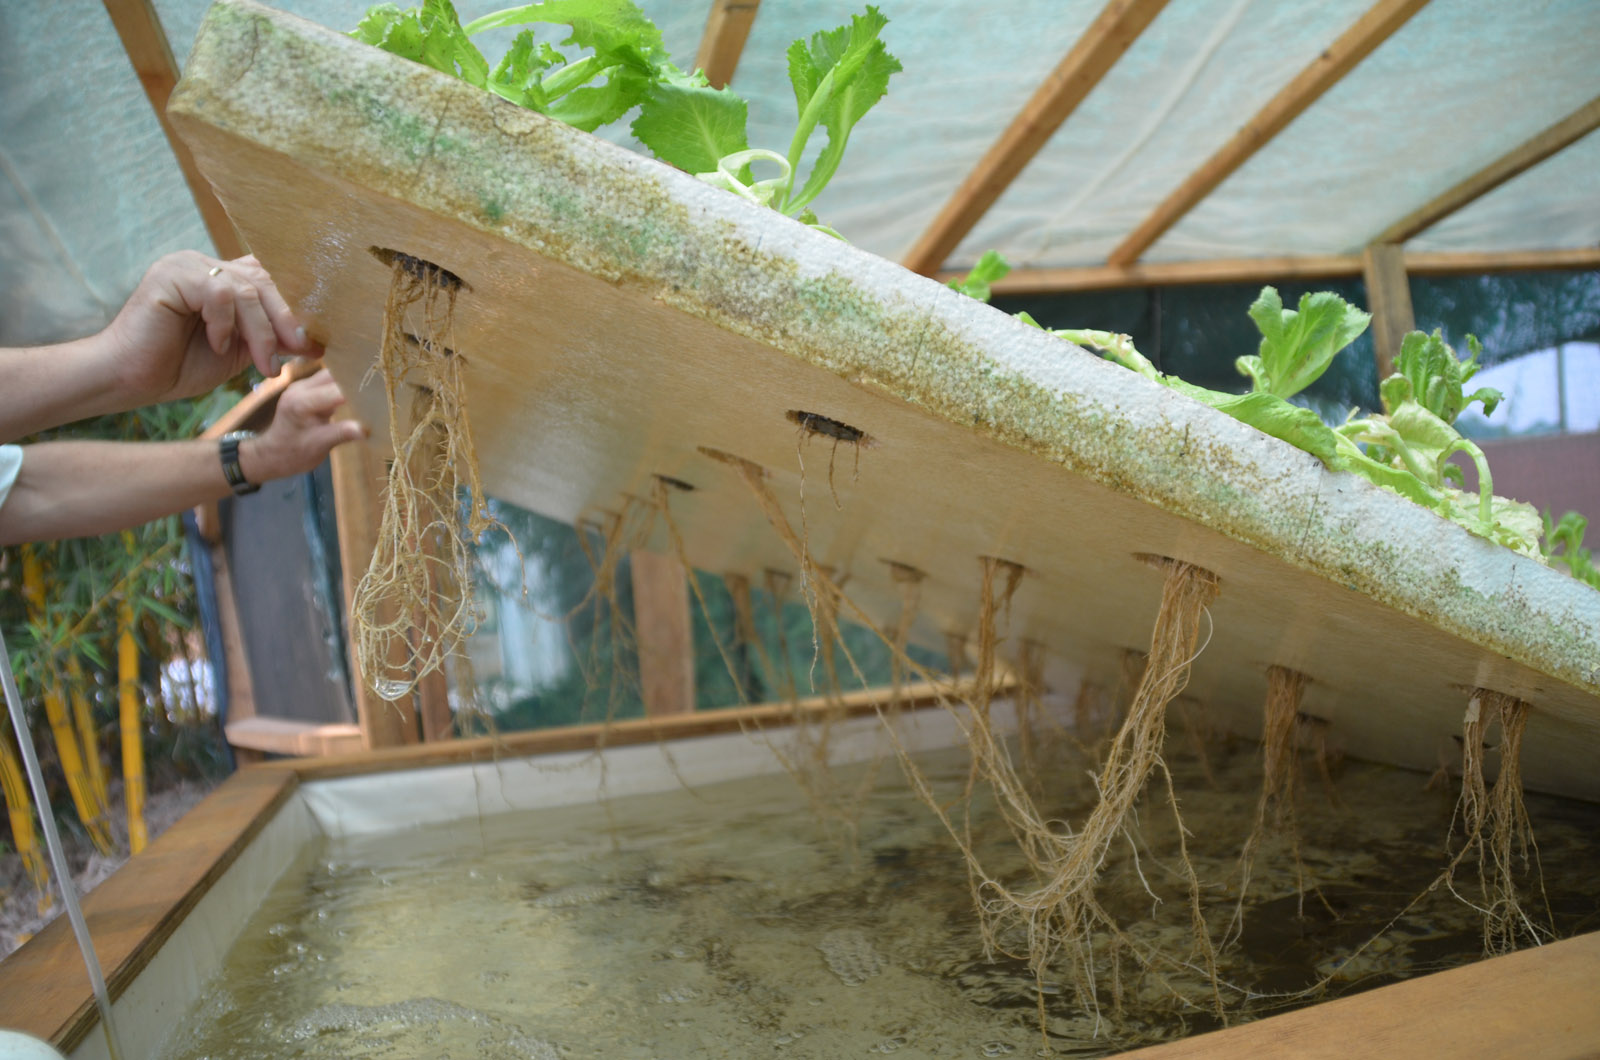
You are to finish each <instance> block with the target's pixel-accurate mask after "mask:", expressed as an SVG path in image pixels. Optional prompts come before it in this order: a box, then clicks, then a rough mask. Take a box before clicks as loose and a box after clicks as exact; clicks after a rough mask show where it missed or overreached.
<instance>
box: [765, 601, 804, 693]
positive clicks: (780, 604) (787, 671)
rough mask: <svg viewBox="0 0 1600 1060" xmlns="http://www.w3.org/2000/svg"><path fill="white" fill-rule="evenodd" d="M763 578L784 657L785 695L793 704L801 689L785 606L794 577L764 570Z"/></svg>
mask: <svg viewBox="0 0 1600 1060" xmlns="http://www.w3.org/2000/svg"><path fill="white" fill-rule="evenodd" d="M762 579H763V581H764V582H765V584H766V587H767V599H768V600H770V601H771V603H772V621H773V624H774V626H775V627H776V629H777V631H778V654H779V655H780V656H782V658H783V697H784V698H785V699H787V700H788V701H789V703H790V705H791V706H793V705H795V704H797V703H798V702H799V701H800V691H799V687H798V685H797V684H796V682H795V679H794V660H793V659H792V658H790V656H789V634H788V632H787V630H786V629H785V625H786V623H785V622H784V616H783V608H784V605H785V604H786V603H788V601H789V590H790V588H792V587H793V585H794V578H793V577H792V576H790V575H789V574H788V573H787V572H786V571H781V570H767V571H764V572H763V575H762Z"/></svg>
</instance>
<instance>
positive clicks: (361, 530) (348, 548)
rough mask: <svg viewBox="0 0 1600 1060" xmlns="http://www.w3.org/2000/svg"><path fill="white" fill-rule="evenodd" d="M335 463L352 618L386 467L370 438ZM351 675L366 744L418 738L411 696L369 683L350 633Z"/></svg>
mask: <svg viewBox="0 0 1600 1060" xmlns="http://www.w3.org/2000/svg"><path fill="white" fill-rule="evenodd" d="M329 460H330V462H331V464H332V468H333V504H334V512H335V514H336V515H337V517H338V524H339V566H340V568H341V569H342V571H343V574H344V613H345V616H346V618H347V619H348V617H349V615H350V613H351V612H350V602H351V601H352V600H353V599H355V592H356V585H357V584H358V583H359V582H360V581H361V576H362V575H363V574H365V573H366V572H367V565H368V564H370V563H371V562H372V553H373V550H374V549H375V548H376V547H377V543H378V525H379V523H380V522H381V521H382V517H383V506H382V500H381V496H382V495H381V492H380V491H381V490H382V485H383V467H382V464H381V463H380V461H379V460H378V458H377V456H376V455H375V454H374V453H373V451H372V445H371V443H369V442H364V441H357V442H346V443H345V444H344V445H341V446H338V447H337V448H335V449H334V450H333V452H332V453H330V454H329ZM347 641H348V643H349V645H350V680H351V683H352V684H354V685H355V699H356V716H357V719H358V720H359V721H360V724H361V734H362V738H363V743H364V745H365V746H366V747H367V748H369V749H371V748H374V747H397V746H399V745H400V744H404V743H415V742H416V740H417V716H416V711H415V709H414V708H413V707H412V705H411V703H410V701H409V699H407V700H404V701H401V702H398V703H390V702H388V701H387V700H385V699H382V698H381V697H379V696H378V694H377V693H376V692H374V691H372V689H370V688H368V687H367V682H366V678H365V677H364V676H363V675H362V673H361V664H360V661H359V660H358V659H357V658H356V652H355V638H354V637H349V638H347Z"/></svg>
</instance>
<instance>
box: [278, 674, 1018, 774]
mask: <svg viewBox="0 0 1600 1060" xmlns="http://www.w3.org/2000/svg"><path fill="white" fill-rule="evenodd" d="M973 684H974V682H973V681H972V680H971V679H967V680H964V681H958V682H954V683H952V682H919V683H915V684H907V685H905V686H903V687H902V688H901V690H900V692H901V695H900V708H899V709H925V708H928V707H933V706H937V705H939V704H941V703H947V702H960V700H961V696H962V695H963V694H965V693H967V692H968V691H969V690H970V689H971V688H972V686H973ZM1016 687H1017V682H1016V680H1015V678H1014V677H1013V676H1011V675H1009V674H1007V675H1004V676H1003V677H1002V678H1001V679H1000V680H999V682H998V683H997V687H996V694H997V695H1004V694H1006V693H1008V692H1011V691H1013V690H1014V689H1015V688H1016ZM887 706H889V690H888V689H887V688H883V687H878V688H866V689H861V690H860V691H857V692H850V693H846V694H844V695H841V696H838V697H836V698H833V699H829V698H828V697H826V696H813V697H810V698H807V699H802V700H800V701H799V703H798V704H790V703H765V704H761V705H758V706H751V707H729V708H725V709H721V710H699V711H695V712H693V713H689V714H673V715H665V716H661V717H654V718H649V717H646V718H629V719H626V720H624V721H614V722H597V723H591V724H587V725H567V726H562V727H561V728H556V729H538V730H534V731H532V732H516V733H509V734H505V735H501V736H481V737H475V738H473V739H467V740H451V741H448V742H442V743H432V744H414V745H408V746H405V747H386V748H381V749H375V750H371V751H365V752H361V753H359V754H343V755H328V756H326V757H322V758H297V759H287V760H284V761H278V762H266V763H263V764H261V765H260V766H257V767H256V768H258V769H268V770H284V771H288V772H293V773H294V774H295V775H296V776H298V777H299V778H300V779H301V781H310V780H330V779H333V778H336V777H349V776H362V775H366V774H369V773H387V772H394V771H397V770H402V769H418V768H430V767H435V766H450V765H463V764H467V763H472V762H494V761H499V760H500V759H504V758H520V757H524V756H528V755H537V754H555V753H559V752H563V751H592V750H598V749H601V748H605V747H626V746H631V745H634V744H642V743H655V742H659V741H667V740H682V739H688V738H691V737H695V736H711V735H716V734H719V733H727V732H738V731H741V730H745V729H754V730H760V729H763V728H766V727H769V726H770V727H779V726H784V725H787V724H789V722H790V721H791V720H793V718H794V717H795V712H796V711H797V710H798V711H799V712H800V713H801V714H803V715H806V716H809V717H818V716H829V715H831V716H832V717H836V718H846V717H859V716H862V715H867V714H872V713H874V712H876V711H877V710H879V709H880V708H884V707H887Z"/></svg>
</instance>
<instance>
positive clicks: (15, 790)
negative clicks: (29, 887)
mask: <svg viewBox="0 0 1600 1060" xmlns="http://www.w3.org/2000/svg"><path fill="white" fill-rule="evenodd" d="M0 791H3V792H4V794H5V800H6V814H7V815H8V817H9V818H10V821H11V842H12V843H13V844H14V845H15V846H16V848H17V855H18V856H19V857H21V859H22V867H23V869H24V870H25V871H26V872H27V874H28V879H29V880H31V881H32V882H33V889H34V891H35V892H36V893H37V894H38V896H39V912H40V913H41V914H42V913H45V912H46V911H48V910H49V908H50V906H51V904H52V898H51V892H50V867H49V866H48V865H47V864H46V863H45V860H44V852H43V851H42V850H40V849H39V837H38V834H37V833H35V832H34V830H33V799H32V798H31V797H30V796H29V795H28V785H27V783H26V782H25V781H24V780H23V779H22V763H21V762H19V761H18V760H17V751H16V748H14V747H12V746H11V729H10V726H7V727H6V728H5V730H4V731H3V732H0Z"/></svg>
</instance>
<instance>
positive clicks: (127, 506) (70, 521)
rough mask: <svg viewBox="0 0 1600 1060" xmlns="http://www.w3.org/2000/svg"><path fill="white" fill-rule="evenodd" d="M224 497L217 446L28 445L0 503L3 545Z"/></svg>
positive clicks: (133, 520)
mask: <svg viewBox="0 0 1600 1060" xmlns="http://www.w3.org/2000/svg"><path fill="white" fill-rule="evenodd" d="M240 456H241V465H242V466H243V467H244V468H245V471H246V474H247V475H248V474H249V473H250V465H249V462H248V460H247V459H246V458H245V454H244V453H241V454H240ZM253 481H260V480H259V479H256V480H253ZM228 492H229V489H228V482H227V479H226V478H225V477H224V475H223V473H222V463H221V460H220V459H219V458H218V455H217V443H216V442H215V441H209V440H200V439H196V440H193V441H182V442H79V441H72V442H43V443H40V444H38V445H30V446H26V447H25V448H24V451H23V458H22V469H21V470H20V471H19V472H18V474H17V481H16V483H15V484H14V485H13V486H12V488H11V495H10V496H9V497H8V498H7V499H6V502H5V503H4V504H3V505H0V545H10V544H16V543H18V542H22V541H53V540H58V539H61V538H68V537H91V536H94V535H96V534H104V533H109V532H111V531H113V530H122V529H125V528H127V527H133V526H139V525H141V524H143V523H147V522H150V521H151V520H152V519H159V518H161V517H163V516H166V515H171V514H172V513H174V512H179V511H183V510H184V509H185V508H192V507H194V506H195V505H197V504H202V503H204V502H206V501H211V500H216V499H218V498H220V497H224V496H226V495H227V494H228Z"/></svg>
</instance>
